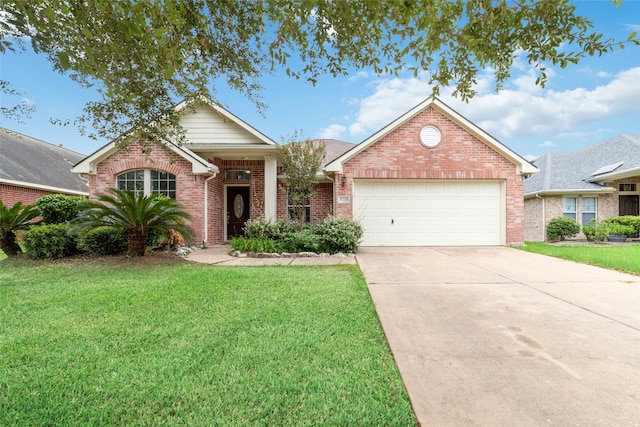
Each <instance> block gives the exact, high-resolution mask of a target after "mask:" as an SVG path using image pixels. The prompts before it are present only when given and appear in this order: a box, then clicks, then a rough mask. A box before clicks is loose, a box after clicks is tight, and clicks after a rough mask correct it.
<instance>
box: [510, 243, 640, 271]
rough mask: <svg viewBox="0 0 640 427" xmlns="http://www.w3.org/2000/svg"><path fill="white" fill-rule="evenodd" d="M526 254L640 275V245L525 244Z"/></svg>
mask: <svg viewBox="0 0 640 427" xmlns="http://www.w3.org/2000/svg"><path fill="white" fill-rule="evenodd" d="M522 249H523V250H525V251H528V252H535V253H538V254H544V255H550V256H553V257H556V258H563V259H568V260H571V261H577V262H581V263H584V264H591V265H596V266H598V267H604V268H609V269H612V270H619V271H624V272H627V273H632V274H640V245H636V244H627V245H617V246H612V245H575V246H573V245H550V244H547V243H534V242H527V244H526V246H524V247H523V248H522Z"/></svg>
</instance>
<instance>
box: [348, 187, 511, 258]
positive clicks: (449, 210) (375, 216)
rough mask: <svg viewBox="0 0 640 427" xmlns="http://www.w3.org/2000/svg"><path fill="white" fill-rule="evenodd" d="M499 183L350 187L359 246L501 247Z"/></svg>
mask: <svg viewBox="0 0 640 427" xmlns="http://www.w3.org/2000/svg"><path fill="white" fill-rule="evenodd" d="M501 198H502V192H501V184H500V183H499V182H468V181H465V182H430V181H392V180H388V181H367V180H356V181H355V193H354V216H355V217H356V218H357V219H359V220H360V221H361V223H362V225H363V228H364V230H365V232H364V236H363V242H362V245H363V246H464V245H497V244H500V235H501V233H500V230H501V215H500V209H501V206H502V205H503V204H502V203H501Z"/></svg>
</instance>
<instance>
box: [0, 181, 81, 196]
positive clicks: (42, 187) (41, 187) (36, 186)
mask: <svg viewBox="0 0 640 427" xmlns="http://www.w3.org/2000/svg"><path fill="white" fill-rule="evenodd" d="M0 184H6V185H13V186H14V187H22V188H33V189H36V190H43V191H51V192H53V193H65V194H73V195H76V196H89V192H88V191H77V190H69V189H68V188H60V187H51V186H48V185H42V184H34V183H31V182H24V181H14V180H12V179H4V178H0Z"/></svg>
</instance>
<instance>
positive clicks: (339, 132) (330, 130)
mask: <svg viewBox="0 0 640 427" xmlns="http://www.w3.org/2000/svg"><path fill="white" fill-rule="evenodd" d="M346 130H347V128H346V127H344V126H342V125H330V126H329V127H326V128H324V129H320V138H321V139H341V138H342V137H343V136H344V134H345V132H346Z"/></svg>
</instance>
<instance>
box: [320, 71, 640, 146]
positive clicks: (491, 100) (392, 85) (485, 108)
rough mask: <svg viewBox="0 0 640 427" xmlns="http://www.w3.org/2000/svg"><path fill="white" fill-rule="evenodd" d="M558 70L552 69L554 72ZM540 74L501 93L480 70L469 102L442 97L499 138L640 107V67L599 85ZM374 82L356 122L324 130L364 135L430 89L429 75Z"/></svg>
mask: <svg viewBox="0 0 640 427" xmlns="http://www.w3.org/2000/svg"><path fill="white" fill-rule="evenodd" d="M555 74H556V73H555V72H554V70H550V69H548V75H549V77H550V78H553V76H555ZM602 77H604V75H602ZM536 78H537V74H536V72H535V71H534V70H531V69H529V70H528V71H527V72H526V73H524V74H522V75H519V76H514V78H513V79H512V80H511V81H510V82H509V83H508V87H505V89H503V90H501V91H500V92H498V93H496V92H495V91H494V90H493V88H494V82H493V76H492V75H491V73H490V72H488V71H487V72H484V73H482V74H481V75H479V76H478V78H477V87H476V88H475V89H476V91H477V95H476V96H475V97H474V98H472V99H471V100H470V102H469V103H466V102H464V101H462V100H461V99H460V98H453V97H452V96H451V94H452V92H453V88H451V87H447V88H442V89H441V91H440V92H441V94H440V99H442V100H443V101H444V102H445V103H446V104H448V105H449V106H451V107H452V108H453V109H455V110H456V111H458V112H459V113H460V114H462V115H463V116H465V117H467V118H468V119H469V120H471V121H472V122H474V123H475V124H477V125H478V126H479V127H480V128H482V129H483V130H485V131H487V132H488V133H489V134H491V135H493V136H495V137H497V138H498V139H500V138H513V137H523V136H535V135H540V134H543V133H550V134H552V135H555V136H559V135H561V134H566V133H571V132H579V131H580V126H581V125H585V124H588V123H592V122H595V121H598V120H601V119H607V118H612V117H616V116H619V115H622V114H627V113H631V112H637V111H639V110H640V105H639V103H638V99H640V85H639V84H638V81H640V67H636V68H631V69H628V70H624V71H621V72H620V73H618V74H616V75H614V76H611V77H609V78H608V79H607V80H608V82H607V83H605V84H603V85H601V86H597V87H594V88H574V89H566V90H553V89H549V88H547V89H543V88H540V87H539V86H537V85H535V80H536ZM370 86H371V87H373V93H372V94H371V95H369V96H367V97H365V98H362V99H360V100H359V101H358V102H357V103H355V102H353V101H352V102H351V105H353V106H354V107H355V108H356V112H355V113H354V114H352V117H353V121H352V122H351V123H346V124H345V125H344V126H343V125H338V124H333V125H331V126H329V127H328V128H326V129H325V130H323V131H326V132H330V130H331V129H334V130H333V131H335V130H337V129H340V128H339V127H337V126H341V127H342V128H343V129H346V130H348V134H349V136H351V137H353V138H363V137H366V136H368V135H371V134H372V133H373V132H375V131H377V130H379V129H381V128H382V127H383V126H386V125H387V124H388V123H390V122H392V121H393V120H395V119H396V118H398V117H399V116H400V115H402V114H404V113H405V112H407V111H408V110H410V109H411V108H413V107H414V106H415V105H417V104H419V103H420V102H422V101H423V100H425V99H426V98H427V97H428V96H430V95H431V87H430V86H429V84H428V78H426V77H424V78H409V79H401V78H394V79H384V80H378V81H376V82H375V83H374V84H372V85H370ZM545 144H553V143H552V142H551V141H547V142H545V143H544V144H542V145H541V146H542V147H552V146H553V145H545Z"/></svg>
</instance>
